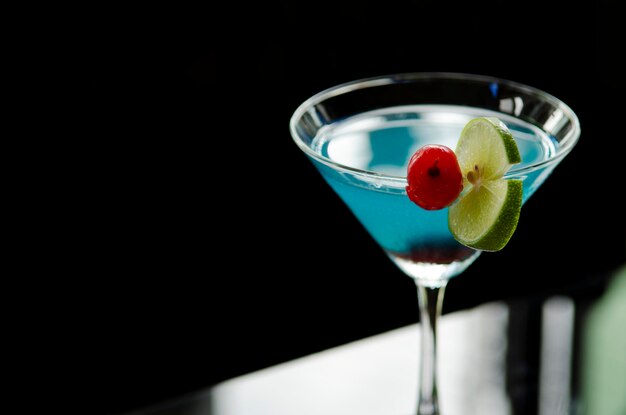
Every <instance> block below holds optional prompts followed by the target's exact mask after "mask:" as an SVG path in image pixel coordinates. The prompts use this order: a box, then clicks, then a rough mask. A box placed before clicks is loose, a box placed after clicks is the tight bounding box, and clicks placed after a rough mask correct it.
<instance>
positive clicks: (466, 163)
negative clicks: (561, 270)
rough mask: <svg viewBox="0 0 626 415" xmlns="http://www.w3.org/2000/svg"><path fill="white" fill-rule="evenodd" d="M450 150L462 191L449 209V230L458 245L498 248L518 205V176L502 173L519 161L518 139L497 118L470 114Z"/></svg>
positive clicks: (510, 227) (508, 234) (515, 217)
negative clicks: (452, 150) (461, 178)
mask: <svg viewBox="0 0 626 415" xmlns="http://www.w3.org/2000/svg"><path fill="white" fill-rule="evenodd" d="M455 153H456V156H457V158H458V161H459V166H460V167H461V173H462V174H463V178H464V179H463V180H464V187H465V189H466V190H467V191H466V192H464V194H463V195H462V197H461V198H460V199H459V200H458V201H457V202H456V203H455V204H454V205H452V206H450V208H449V209H448V226H449V228H450V232H452V235H453V236H454V238H455V239H456V240H457V241H459V242H460V243H462V244H463V245H466V246H469V247H471V248H474V249H480V250H483V251H499V250H500V249H502V248H504V246H505V245H506V244H507V243H508V242H509V240H510V239H511V236H512V235H513V232H515V228H516V227H517V222H518V220H519V215H520V210H521V207H522V193H523V188H522V182H521V180H505V179H503V178H502V177H503V176H504V174H505V173H506V172H507V171H508V170H509V168H510V167H511V166H512V165H513V164H515V163H519V162H520V161H521V158H520V154H519V150H518V148H517V144H516V143H515V140H514V139H513V136H512V135H511V132H510V131H509V130H508V128H507V127H506V126H505V125H504V124H503V123H502V122H501V121H500V120H498V119H497V118H475V119H473V120H471V121H470V122H468V123H467V125H466V126H465V128H464V129H463V131H462V132H461V137H460V139H459V142H458V144H457V147H456V151H455Z"/></svg>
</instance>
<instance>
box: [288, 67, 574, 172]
mask: <svg viewBox="0 0 626 415" xmlns="http://www.w3.org/2000/svg"><path fill="white" fill-rule="evenodd" d="M433 78H435V79H449V80H471V81H482V82H485V83H487V82H489V83H492V82H497V83H500V84H505V85H508V86H511V87H513V88H516V89H518V90H520V91H522V92H525V93H528V94H531V95H536V96H539V97H540V98H541V99H544V100H545V101H548V102H550V103H551V104H553V105H554V106H555V107H556V108H558V109H560V110H561V111H563V113H564V115H565V116H566V117H568V118H569V119H570V120H571V121H572V125H573V128H572V129H571V130H570V131H569V132H568V133H567V134H566V135H565V137H563V139H562V140H561V141H560V142H559V148H558V149H557V151H556V153H555V154H554V155H552V156H551V157H550V158H548V159H546V160H541V161H538V162H535V163H531V164H528V165H525V166H524V167H518V168H515V166H513V167H512V168H511V169H510V170H509V171H508V172H507V173H506V175H505V176H504V177H505V178H506V177H511V176H519V175H523V174H526V173H530V172H532V171H535V170H537V169H539V168H542V167H544V166H547V165H550V164H553V163H556V162H558V161H559V160H561V159H562V158H563V157H565V156H566V155H567V154H568V153H569V152H570V151H571V150H572V148H574V145H575V144H576V143H577V142H578V139H579V137H580V133H581V129H580V121H579V120H578V117H577V116H576V113H575V112H574V111H573V110H572V109H571V108H570V107H569V106H568V105H567V104H565V103H564V102H563V101H561V100H560V99H558V98H556V97H555V96H553V95H551V94H548V93H547V92H544V91H542V90H540V89H538V88H534V87H531V86H528V85H525V84H522V83H519V82H515V81H510V80H507V79H502V78H498V77H493V76H486V75H475V74H467V73H457V72H407V73H399V74H392V75H382V76H375V77H370V78H362V79H357V80H354V81H350V82H346V83H342V84H339V85H335V86H333V87H330V88H327V89H325V90H323V91H321V92H318V93H317V94H315V95H313V96H311V97H310V98H308V99H307V100H306V101H304V102H303V103H302V104H300V105H299V106H298V108H296V110H295V111H294V113H293V115H292V116H291V119H290V121H289V130H290V132H291V137H292V138H293V140H294V141H295V143H296V144H297V145H298V147H299V148H300V149H301V150H302V151H303V152H304V153H305V154H306V155H308V156H309V157H311V158H312V159H314V160H317V161H319V162H320V163H322V164H325V165H327V166H329V167H331V168H333V169H335V170H338V171H343V172H346V173H350V174H354V175H357V176H366V177H368V178H371V179H379V180H385V181H391V182H402V183H406V176H394V175H390V174H384V173H379V172H375V171H372V170H364V169H358V168H355V167H351V166H348V165H345V164H342V163H338V162H336V161H334V160H331V159H330V158H328V157H325V156H323V155H321V154H319V153H317V152H316V151H314V150H313V149H312V148H311V147H309V146H308V145H307V144H306V143H305V142H304V140H303V138H302V137H301V136H300V134H298V131H297V129H296V125H297V123H298V120H299V119H300V118H301V117H302V116H303V115H304V114H305V113H306V112H307V111H309V110H310V109H311V108H312V107H313V106H314V105H316V104H319V103H320V102H322V101H324V100H326V99H328V98H332V97H334V96H337V95H343V94H346V93H349V92H352V91H356V90H360V89H366V88H371V87H376V86H382V85H391V84H400V83H408V82H411V81H413V80H421V79H433Z"/></svg>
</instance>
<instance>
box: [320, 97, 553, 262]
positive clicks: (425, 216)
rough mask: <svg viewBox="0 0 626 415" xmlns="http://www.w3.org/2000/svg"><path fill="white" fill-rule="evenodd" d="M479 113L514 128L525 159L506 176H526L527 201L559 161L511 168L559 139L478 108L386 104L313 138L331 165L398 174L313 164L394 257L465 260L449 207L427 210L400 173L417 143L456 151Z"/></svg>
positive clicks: (536, 157) (545, 152) (546, 152)
mask: <svg viewBox="0 0 626 415" xmlns="http://www.w3.org/2000/svg"><path fill="white" fill-rule="evenodd" d="M479 116H497V117H498V118H500V119H501V120H502V121H503V122H504V123H505V124H507V126H508V127H509V129H510V130H511V132H512V133H513V136H514V137H515V139H516V141H517V144H518V147H519V149H520V153H521V156H522V163H520V164H518V165H515V166H514V167H513V168H512V169H511V170H510V171H509V173H508V174H507V177H515V178H517V179H522V180H523V183H524V195H523V201H524V202H525V201H526V200H528V198H529V197H530V196H531V195H532V194H533V193H534V192H535V190H536V189H537V188H538V187H539V186H540V185H541V183H542V182H543V181H544V180H545V178H546V177H547V176H548V175H549V173H550V172H551V171H552V169H553V168H554V166H555V165H556V163H550V166H549V167H546V166H545V165H544V166H539V167H537V168H536V169H535V170H533V171H532V172H526V173H525V174H523V175H522V174H516V173H515V171H516V170H520V169H522V168H524V167H527V166H528V165H531V164H535V163H537V162H541V161H544V160H546V159H548V158H550V157H551V156H553V155H554V153H555V152H556V149H557V146H558V143H557V142H556V140H554V139H552V138H551V137H549V136H548V135H547V134H545V132H543V131H541V130H539V129H538V128H537V127H534V126H532V125H530V124H528V123H525V122H523V121H521V120H518V119H516V118H513V117H510V116H506V115H503V114H499V113H493V112H490V111H487V110H482V109H477V108H468V107H457V106H438V105H431V106H411V107H396V108H386V109H383V110H379V111H375V112H370V113H366V114H362V115H360V116H358V117H353V118H350V119H347V120H344V121H342V122H340V123H336V124H333V125H330V126H328V127H327V128H326V129H324V130H322V131H321V133H320V134H319V135H318V136H317V137H316V138H315V140H314V142H313V149H315V150H316V151H317V152H319V153H321V154H322V155H323V156H325V157H327V158H329V159H331V160H333V161H334V162H336V163H339V164H342V165H344V166H347V167H349V168H355V169H359V170H367V171H371V172H375V173H380V174H384V175H386V176H395V177H396V178H395V179H394V178H392V179H388V178H380V179H377V178H375V177H372V176H371V175H368V176H365V175H359V174H358V173H357V174H354V173H351V172H350V171H349V170H344V171H341V170H337V169H333V168H330V167H329V166H326V165H324V164H322V163H319V162H316V163H315V164H316V165H317V167H318V168H319V170H320V172H321V173H322V175H323V176H324V178H325V179H326V180H327V182H328V183H329V184H330V186H331V187H332V188H333V189H334V190H335V191H336V192H337V194H338V195H339V196H340V197H341V198H342V199H343V201H344V202H345V203H346V204H347V205H348V207H349V208H350V209H351V210H352V212H353V213H354V215H355V216H356V217H357V218H358V219H359V221H360V222H361V223H362V224H363V226H364V227H365V228H366V229H367V231H368V232H369V233H370V234H371V235H372V237H373V238H374V239H375V240H376V241H377V242H378V243H379V244H380V245H381V246H382V247H383V248H384V249H385V250H386V251H387V252H388V253H389V254H390V255H391V256H392V257H399V258H403V259H404V260H408V261H411V262H414V263H441V264H449V263H452V262H458V261H462V260H464V259H466V258H468V257H469V256H470V255H471V254H473V251H472V250H470V249H468V248H465V247H463V246H462V245H460V244H458V242H456V241H455V240H454V238H453V237H452V235H451V234H450V231H449V230H448V210H447V209H441V210H436V211H428V210H424V209H422V208H420V207H419V206H417V205H415V204H414V203H413V202H411V201H410V200H409V198H408V197H407V195H406V191H405V189H404V187H405V186H406V180H405V179H404V178H405V177H406V168H407V164H408V161H409V159H410V157H411V155H412V154H413V153H414V152H415V151H416V150H417V149H418V148H420V147H422V146H423V145H425V144H443V145H446V146H448V147H450V148H452V149H454V148H455V147H456V142H457V140H458V137H459V135H460V133H461V130H462V129H463V127H464V126H465V124H466V123H467V122H468V121H469V120H470V119H472V118H475V117H479Z"/></svg>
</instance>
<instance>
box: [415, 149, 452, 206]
mask: <svg viewBox="0 0 626 415" xmlns="http://www.w3.org/2000/svg"><path fill="white" fill-rule="evenodd" d="M407 181H408V182H409V185H408V186H407V187H406V193H407V195H408V196H409V199H411V200H412V201H413V202H414V203H415V204H417V205H418V206H420V207H422V208H424V209H427V210H437V209H443V208H444V207H446V206H448V205H450V204H451V203H452V202H454V201H455V200H456V198H457V197H458V196H459V194H460V193H461V190H463V175H462V174H461V168H460V167H459V162H458V161H457V159H456V155H455V154H454V151H452V150H451V149H450V148H448V147H446V146H440V145H433V144H428V145H425V146H424V147H422V148H420V149H419V150H417V151H416V152H415V154H413V156H412V157H411V160H410V161H409V168H408V174H407Z"/></svg>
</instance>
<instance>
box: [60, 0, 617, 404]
mask: <svg viewBox="0 0 626 415" xmlns="http://www.w3.org/2000/svg"><path fill="white" fill-rule="evenodd" d="M616 19H617V17H616V14H615V13H611V12H610V11H607V10H603V9H601V8H599V7H597V8H594V9H574V8H568V9H562V8H556V7H555V8H554V9H549V8H548V7H547V6H546V5H543V4H530V3H526V4H521V3H520V4H515V5H510V6H508V9H504V8H502V7H501V6H499V5H498V4H491V5H486V4H484V5H483V4H481V5H479V4H471V5H466V6H464V7H459V6H457V5H452V4H448V3H443V2H440V3H436V2H408V1H407V2H401V1H386V2H379V3H371V2H370V3H368V2H362V3H359V5H358V6H355V5H345V4H340V3H338V2H324V1H322V2H320V1H315V2H310V3H305V2H294V4H291V3H287V2H285V3H283V4H275V3H272V4H267V3H263V4H258V5H256V6H249V5H245V4H233V5H232V6H230V7H222V6H220V7H217V6H215V7H207V8H202V9H188V10H180V9H177V10H171V9H169V8H166V7H163V8H162V9H160V10H155V9H154V6H153V8H150V9H145V10H99V11H93V12H92V13H90V14H89V15H86V16H85V18H84V20H83V22H82V24H83V25H84V27H83V31H84V33H85V34H86V36H85V39H84V44H83V45H82V46H81V48H80V50H79V51H78V55H79V57H80V60H81V65H80V66H79V68H78V71H77V72H78V75H80V79H81V81H80V87H81V93H82V95H81V96H82V98H81V102H80V103H79V104H80V106H81V107H82V108H81V114H82V119H83V120H84V121H85V122H84V132H85V137H87V140H86V143H85V152H86V154H88V155H89V157H85V158H84V159H83V160H81V161H79V162H80V163H83V164H84V166H83V167H84V171H86V172H89V173H90V174H89V177H88V179H85V180H86V181H88V187H89V189H90V190H91V193H90V196H89V198H88V199H85V200H83V204H82V206H83V207H84V209H83V210H82V212H83V213H82V215H84V221H83V222H82V223H83V228H82V229H81V232H80V234H81V235H84V239H79V240H78V241H77V249H78V250H79V252H81V255H80V258H81V261H80V264H81V269H80V271H81V275H82V277H81V278H82V279H81V283H80V285H79V287H80V289H81V290H82V292H83V293H84V296H83V297H82V298H83V301H82V302H83V304H81V308H80V310H85V312H84V313H82V312H81V313H78V314H81V315H80V316H73V317H70V318H71V319H73V318H75V319H77V320H76V327H75V330H76V332H78V333H79V334H80V336H81V339H82V340H81V343H80V346H79V348H81V349H83V350H86V351H87V360H86V365H87V368H88V372H89V377H88V380H89V381H88V384H89V387H90V392H91V393H90V397H89V399H90V401H89V403H88V409H89V410H88V412H90V413H117V412H121V411H125V410H129V409H132V408H135V407H138V406H142V405H146V404H150V403H154V402H157V401H161V400H164V399H167V398H169V397H172V396H176V395H178V394H181V393H184V392H187V391H191V390H194V389H198V388H201V387H203V386H207V385H211V384H213V383H216V382H219V381H221V380H224V379H227V378H229V377H232V376H236V375H239V374H242V373H246V372H249V371H252V370H256V369H260V368H263V367H267V366H270V365H273V364H276V363H279V362H282V361H285V360H289V359H292V358H296V357H299V356H302V355H305V354H308V353H312V352H315V351H319V350H322V349H325V348H328V347H332V346H334V345H338V344H341V343H344V342H347V341H350V340H354V339H358V338H362V337H365V336H368V335H372V334H375V333H379V332H382V331H385V330H389V329H392V328H395V327H399V326H402V325H406V324H409V323H413V322H415V321H416V320H417V300H416V296H415V289H414V286H413V282H412V281H411V280H410V279H409V278H407V277H406V276H404V275H402V274H401V272H400V271H398V270H397V269H396V268H395V267H394V266H393V265H392V264H391V263H390V261H389V260H388V259H387V258H386V257H385V256H384V254H383V253H382V251H381V250H380V249H379V248H378V247H377V246H376V244H375V243H374V242H373V241H372V240H371V239H370V237H369V236H368V235H367V234H366V232H365V231H364V230H363V229H362V228H361V226H360V225H359V224H358V222H357V221H356V220H355V219H354V218H353V217H352V216H351V213H350V212H349V211H348V209H347V208H345V207H344V206H343V204H342V203H341V201H340V200H339V199H338V197H337V196H335V194H334V193H333V192H332V191H331V189H330V188H329V187H328V186H327V185H326V184H325V183H324V181H323V180H322V179H321V177H319V175H318V173H317V172H316V171H315V170H314V168H313V166H312V165H311V164H310V163H309V162H308V161H307V160H306V158H305V156H304V155H303V154H301V152H300V151H299V150H298V148H297V147H296V146H295V144H294V143H293V142H292V139H291V137H290V136H289V131H288V122H289V118H290V116H291V114H292V112H293V111H294V110H295V108H296V107H297V106H298V105H299V104H300V103H301V102H302V101H303V100H305V99H306V98H308V97H309V96H311V95H312V94H314V93H316V92H319V91H320V90H322V89H325V88H328V87H331V86H333V85H336V84H338V83H342V82H347V81H351V80H354V79H358V78H363V77H369V76H376V75H383V74H390V73H399V72H419V71H448V72H466V73H477V74H485V75H491V76H497V77H501V78H505V79H511V80H515V81H518V82H521V83H525V84H529V85H532V86H535V87H537V88H540V89H543V90H545V91H547V92H549V93H551V94H553V95H555V96H557V97H559V98H560V99H562V100H563V101H565V102H566V103H567V104H568V105H570V106H571V107H572V108H573V109H574V111H575V112H576V113H577V114H578V115H579V118H580V120H581V124H582V129H583V133H582V137H581V140H580V143H579V144H578V146H577V147H576V148H575V149H574V151H573V152H572V153H571V154H570V155H569V156H568V157H567V158H566V159H565V160H564V161H563V162H562V163H561V165H560V166H559V167H558V168H557V169H556V170H555V172H554V173H553V175H552V176H551V177H550V179H549V180H547V182H546V183H545V184H544V185H543V186H542V188H541V189H540V190H539V191H538V192H537V193H536V195H535V196H533V198H532V199H531V201H530V202H529V203H528V204H527V205H525V206H524V209H523V211H522V217H521V220H520V226H519V228H518V230H517V232H516V234H515V236H514V237H513V239H512V241H511V242H510V244H509V245H508V246H507V248H506V249H504V250H503V251H501V252H499V253H496V254H485V255H483V256H482V257H481V258H480V259H479V260H478V261H477V262H476V263H475V264H474V265H473V266H472V267H470V269H468V270H467V271H466V272H465V273H464V274H463V275H462V276H461V277H459V278H456V279H454V280H453V281H452V283H451V284H450V285H449V287H448V290H447V292H446V302H445V307H444V311H445V312H449V311H454V310H458V309H462V308H467V307H471V306H474V305H476V304H479V303H481V302H484V301H488V300H493V299H507V298H514V297H521V296H533V295H544V294H546V293H550V292H553V291H555V290H563V289H565V290H575V289H577V287H582V288H581V289H583V290H584V289H585V288H584V287H586V286H589V285H593V283H594V281H595V280H596V279H598V278H601V277H602V276H603V275H606V273H607V272H609V271H611V270H612V269H615V268H616V267H617V266H618V265H619V264H621V263H623V262H624V259H625V258H624V256H625V255H626V247H625V246H624V245H625V239H626V232H625V229H626V226H625V224H624V208H623V205H621V204H620V202H617V199H618V198H619V197H621V195H622V194H623V187H624V180H625V179H624V177H625V176H624V173H623V169H624V147H625V146H624V141H625V140H626V135H624V133H623V131H624V129H623V127H620V124H621V123H622V118H623V115H622V114H623V110H622V108H621V102H622V97H623V96H624V95H623V94H624V86H623V81H621V80H620V79H619V78H618V77H619V76H622V74H623V73H624V68H623V67H621V68H620V67H619V66H618V64H617V62H616V60H617V56H618V55H619V54H620V53H623V50H622V49H623V45H622V46H618V45H620V44H621V43H622V42H621V41H620V39H623V36H622V33H621V29H620V28H619V27H618V26H617V24H616V23H617V22H616ZM220 25H221V26H220ZM222 26H223V27H222ZM620 48H621V49H620ZM85 317H86V318H87V319H88V323H87V324H85V323H79V322H78V319H80V318H85Z"/></svg>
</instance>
